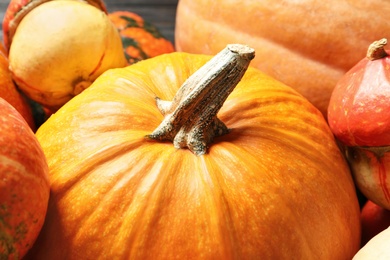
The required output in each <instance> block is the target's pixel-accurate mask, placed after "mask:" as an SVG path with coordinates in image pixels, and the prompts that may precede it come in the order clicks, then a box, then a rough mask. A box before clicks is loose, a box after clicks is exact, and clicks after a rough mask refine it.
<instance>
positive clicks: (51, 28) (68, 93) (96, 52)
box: [9, 0, 126, 112]
mask: <svg viewBox="0 0 390 260" xmlns="http://www.w3.org/2000/svg"><path fill="white" fill-rule="evenodd" d="M49 21H50V22H49ZM9 63H10V70H11V72H12V75H13V78H14V80H15V82H16V83H17V85H18V86H19V88H20V89H21V90H22V91H23V92H24V93H25V94H26V95H27V96H28V97H29V98H31V99H32V100H34V101H36V102H38V103H40V104H42V105H43V106H45V107H47V108H49V109H50V110H52V111H53V112H55V111H56V110H57V109H58V108H59V107H61V106H62V105H63V104H65V103H66V102H67V101H69V100H70V99H71V98H73V97H74V96H76V95H78V94H79V93H80V92H82V91H83V90H84V89H85V88H88V87H89V86H90V85H91V83H92V82H93V81H94V80H95V79H96V78H97V77H98V76H99V75H100V74H102V73H103V72H104V71H106V70H108V69H111V68H117V67H124V66H126V59H125V55H124V54H123V46H122V42H121V38H120V36H119V33H118V31H117V30H116V28H115V26H114V25H113V24H112V22H111V21H110V19H109V18H108V16H107V14H106V13H105V12H103V11H102V10H99V9H98V8H96V7H94V6H92V5H90V4H88V3H85V2H81V1H67V0H56V1H48V2H46V3H43V4H40V5H38V6H37V7H35V8H34V9H32V10H31V11H30V12H29V13H28V14H26V16H25V17H24V18H23V19H22V20H21V21H20V23H19V25H18V27H17V29H16V31H15V34H14V36H13V38H12V44H11V46H10V50H9Z"/></svg>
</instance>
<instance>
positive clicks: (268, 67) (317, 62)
mask: <svg viewBox="0 0 390 260" xmlns="http://www.w3.org/2000/svg"><path fill="white" fill-rule="evenodd" d="M205 6H207V8H205ZM389 12H390V3H389V2H388V1H385V0H374V1H369V2H368V1H361V0H357V1H330V2H329V1H318V0H309V1H304V2H301V1H272V0H248V1H239V0H236V1H207V0H199V1H193V0H180V1H179V4H178V7H177V14H176V26H175V47H176V49H177V51H185V52H191V53H204V54H215V53H216V52H218V51H219V50H220V49H221V48H223V47H224V46H225V45H226V44H227V43H246V44H248V45H250V46H252V47H253V48H254V49H256V58H255V59H254V60H253V61H252V63H251V64H252V65H253V66H255V67H257V68H259V69H261V70H262V71H263V72H265V73H267V74H268V75H271V76H273V77H274V78H276V79H278V80H280V81H282V82H284V83H285V84H287V85H288V86H291V87H293V88H294V89H296V90H297V91H298V92H300V93H301V94H302V95H304V96H305V97H306V98H307V99H308V100H309V101H310V102H312V103H313V104H314V105H315V106H316V107H317V108H318V109H319V110H320V111H321V112H322V113H323V115H324V116H325V117H326V116H327V113H326V111H327V107H328V102H329V99H330V96H331V93H332V90H333V88H334V86H335V85H336V83H337V81H338V79H339V78H340V77H341V76H342V75H344V74H345V72H347V71H348V70H349V69H350V68H351V67H352V66H354V65H355V64H356V63H357V62H358V61H359V60H360V59H361V57H363V56H364V55H365V53H366V49H367V46H368V45H369V44H370V43H371V42H373V41H374V40H377V39H380V38H383V37H385V38H390V23H388V14H389Z"/></svg>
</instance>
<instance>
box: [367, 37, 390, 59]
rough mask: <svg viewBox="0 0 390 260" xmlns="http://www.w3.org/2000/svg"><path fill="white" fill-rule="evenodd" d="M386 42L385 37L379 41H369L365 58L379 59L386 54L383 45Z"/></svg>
mask: <svg viewBox="0 0 390 260" xmlns="http://www.w3.org/2000/svg"><path fill="white" fill-rule="evenodd" d="M386 44H387V39H385V38H383V39H380V40H379V41H375V42H373V43H371V45H370V46H369V47H368V50H367V55H366V56H367V58H368V59H369V60H379V59H382V58H384V57H386V56H387V55H388V54H387V52H386V51H385V49H384V47H385V46H386Z"/></svg>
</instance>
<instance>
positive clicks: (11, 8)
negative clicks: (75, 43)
mask: <svg viewBox="0 0 390 260" xmlns="http://www.w3.org/2000/svg"><path fill="white" fill-rule="evenodd" d="M49 1H53V0H10V2H9V4H8V7H7V9H6V11H5V14H4V18H3V24H2V29H3V41H4V45H5V48H6V49H7V50H9V48H10V46H11V43H12V38H13V37H14V34H15V31H16V29H17V28H18V26H19V23H20V21H21V20H22V19H23V18H24V17H25V16H26V15H27V14H28V13H29V12H30V11H31V10H33V9H34V8H35V7H37V6H39V5H41V4H44V3H46V2H49ZM75 1H81V2H87V3H88V4H90V5H92V6H94V7H96V8H98V9H100V10H102V11H103V12H105V13H107V8H106V5H105V3H104V1H103V0H85V1H84V0H75Z"/></svg>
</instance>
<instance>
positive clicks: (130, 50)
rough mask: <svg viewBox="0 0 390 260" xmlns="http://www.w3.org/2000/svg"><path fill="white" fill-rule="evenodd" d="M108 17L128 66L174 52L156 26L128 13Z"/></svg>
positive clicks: (118, 13)
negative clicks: (116, 32)
mask: <svg viewBox="0 0 390 260" xmlns="http://www.w3.org/2000/svg"><path fill="white" fill-rule="evenodd" d="M108 17H109V18H110V19H111V21H112V22H113V23H114V25H115V26H116V27H117V28H118V31H119V34H120V35H121V37H122V44H123V48H124V52H125V56H126V58H127V61H128V64H133V63H135V62H137V61H140V60H145V59H148V58H151V57H155V56H158V55H160V54H164V53H170V52H173V51H174V47H173V44H172V43H171V42H170V41H169V40H168V39H166V38H165V37H164V36H163V35H162V34H161V33H160V31H159V30H158V28H157V27H156V26H154V25H153V24H151V23H149V22H147V21H145V20H144V19H143V18H142V17H141V16H139V15H138V14H136V13H133V12H129V11H116V12H112V13H109V14H108Z"/></svg>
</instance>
